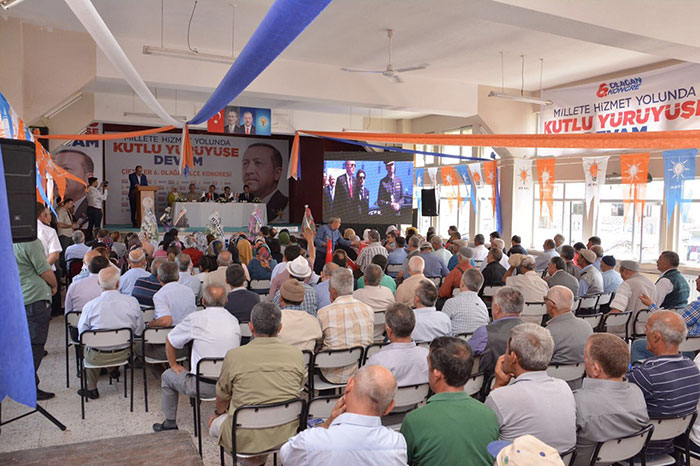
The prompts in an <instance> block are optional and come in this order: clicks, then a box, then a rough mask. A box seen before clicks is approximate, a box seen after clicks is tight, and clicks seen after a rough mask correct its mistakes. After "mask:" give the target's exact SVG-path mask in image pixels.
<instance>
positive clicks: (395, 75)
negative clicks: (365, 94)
mask: <svg viewBox="0 0 700 466" xmlns="http://www.w3.org/2000/svg"><path fill="white" fill-rule="evenodd" d="M386 35H387V37H388V38H389V64H388V65H386V69H384V70H357V69H354V68H341V70H343V71H347V72H348V73H372V74H381V75H382V76H386V77H387V78H389V79H391V80H393V81H394V82H395V83H402V82H403V81H402V80H401V78H400V77H399V74H401V73H406V72H408V71H415V70H424V69H426V68H427V67H428V64H427V63H424V64H421V65H416V66H407V67H405V68H394V65H392V64H391V38H392V36H393V35H394V30H393V29H387V30H386Z"/></svg>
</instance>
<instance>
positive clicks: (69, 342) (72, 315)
mask: <svg viewBox="0 0 700 466" xmlns="http://www.w3.org/2000/svg"><path fill="white" fill-rule="evenodd" d="M80 314H81V313H80V312H77V311H73V312H68V313H66V314H65V315H64V319H65V321H66V388H70V362H69V361H70V355H69V348H70V347H71V346H75V363H76V366H77V368H78V372H80V365H79V361H78V348H79V347H80V340H76V339H75V338H74V337H73V335H76V336H77V335H78V322H79V321H80Z"/></svg>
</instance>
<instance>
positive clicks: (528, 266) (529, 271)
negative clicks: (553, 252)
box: [506, 256, 549, 303]
mask: <svg viewBox="0 0 700 466" xmlns="http://www.w3.org/2000/svg"><path fill="white" fill-rule="evenodd" d="M516 268H517V266H511V267H510V269H508V272H506V286H510V287H513V288H515V289H516V290H518V291H520V292H521V293H522V294H523V297H524V298H525V302H526V303H541V302H542V297H543V296H544V295H546V294H547V291H549V285H547V282H546V281H544V280H543V279H542V277H540V274H539V273H537V272H535V259H534V258H532V257H531V256H525V257H523V258H522V261H521V262H520V271H521V273H520V274H519V275H515V276H512V275H513V273H514V272H515V269H516Z"/></svg>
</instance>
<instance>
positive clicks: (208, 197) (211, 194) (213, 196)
mask: <svg viewBox="0 0 700 466" xmlns="http://www.w3.org/2000/svg"><path fill="white" fill-rule="evenodd" d="M218 198H219V194H217V192H216V186H214V185H213V184H210V185H209V191H207V192H206V193H204V194H202V197H200V198H199V202H213V201H215V200H217V199H218Z"/></svg>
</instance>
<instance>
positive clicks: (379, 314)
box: [374, 311, 386, 343]
mask: <svg viewBox="0 0 700 466" xmlns="http://www.w3.org/2000/svg"><path fill="white" fill-rule="evenodd" d="M385 324H386V311H375V312H374V329H375V331H374V334H375V340H374V341H375V342H377V343H378V342H381V341H384V329H385ZM379 329H381V331H382V336H381V339H377V337H376V335H377V333H379V332H378V330H379Z"/></svg>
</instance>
